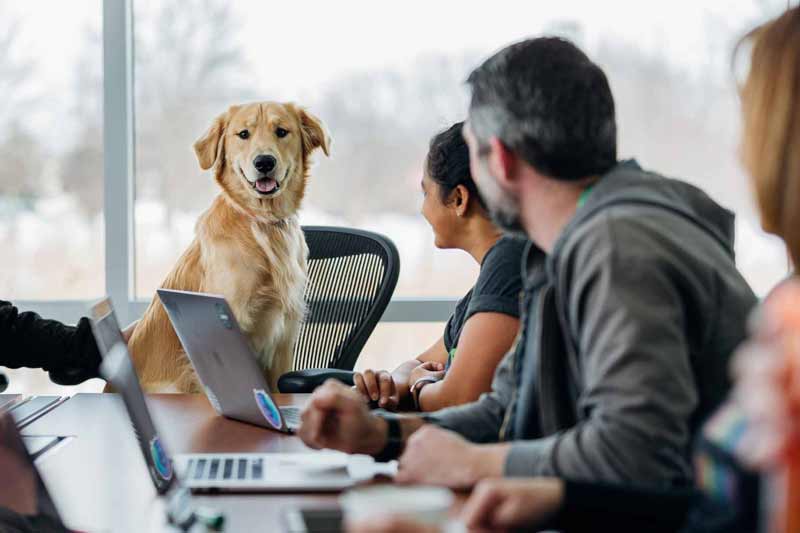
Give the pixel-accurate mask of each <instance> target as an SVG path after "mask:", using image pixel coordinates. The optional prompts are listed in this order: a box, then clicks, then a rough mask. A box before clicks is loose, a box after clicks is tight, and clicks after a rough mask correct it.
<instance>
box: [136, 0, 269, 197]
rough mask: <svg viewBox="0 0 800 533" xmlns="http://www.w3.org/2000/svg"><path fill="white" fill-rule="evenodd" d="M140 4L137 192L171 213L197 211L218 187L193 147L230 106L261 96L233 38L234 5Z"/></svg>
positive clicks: (220, 1) (198, 0)
mask: <svg viewBox="0 0 800 533" xmlns="http://www.w3.org/2000/svg"><path fill="white" fill-rule="evenodd" d="M136 6H137V11H136V20H137V28H138V30H137V33H136V41H135V49H136V63H135V69H136V71H135V77H136V106H137V107H136V111H137V122H136V130H137V135H136V137H137V141H138V142H137V154H136V155H137V159H136V165H137V174H138V181H137V187H138V190H139V194H141V195H142V196H151V197H157V198H159V199H162V200H163V201H164V203H165V204H166V205H167V207H168V209H169V210H170V211H174V210H186V211H197V210H199V209H203V208H204V207H205V206H206V205H207V204H208V203H209V200H210V198H211V197H212V196H213V194H215V193H216V188H215V186H214V185H213V183H212V182H211V179H210V177H209V176H206V177H205V178H204V177H201V176H200V172H201V171H200V169H199V168H198V166H197V162H196V160H195V157H194V154H193V153H192V151H191V146H192V144H193V142H194V141H195V139H196V138H197V137H199V136H200V134H202V132H203V131H205V129H206V128H207V127H208V126H209V124H210V123H211V120H212V119H213V118H214V117H215V116H216V115H217V114H219V113H220V112H222V111H224V110H225V109H226V108H227V106H228V105H230V104H232V103H235V102H239V101H242V100H247V99H251V98H253V97H254V96H255V94H256V93H255V91H253V90H252V89H250V88H249V83H248V79H247V77H246V75H247V71H248V69H247V63H246V61H245V59H244V54H243V52H242V49H241V45H240V43H239V42H238V41H237V40H236V37H235V36H236V35H238V32H237V25H236V15H235V12H234V8H235V4H233V3H230V2H227V1H225V0H190V1H185V0H180V1H178V0H169V1H166V2H157V3H155V4H153V3H149V4H148V3H142V2H139V3H137V4H136ZM204 179H205V181H203V180H204Z"/></svg>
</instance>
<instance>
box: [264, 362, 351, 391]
mask: <svg viewBox="0 0 800 533" xmlns="http://www.w3.org/2000/svg"><path fill="white" fill-rule="evenodd" d="M328 379H337V380H339V381H341V382H342V383H344V384H345V385H350V386H352V385H353V372H352V371H351V370H338V369H336V368H311V369H308V370H295V371H294V372H287V373H286V374H284V375H282V376H281V377H280V378H278V390H279V391H281V392H283V393H292V394H302V393H308V392H314V389H316V388H317V387H319V386H320V385H322V384H323V383H324V382H325V381H326V380H328Z"/></svg>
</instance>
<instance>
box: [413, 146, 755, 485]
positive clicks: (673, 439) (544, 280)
mask: <svg viewBox="0 0 800 533" xmlns="http://www.w3.org/2000/svg"><path fill="white" fill-rule="evenodd" d="M733 244H734V216H733V214H732V213H731V212H729V211H727V210H726V209H723V208H722V207H720V206H719V205H718V204H716V203H715V202H714V201H713V200H711V199H710V198H709V197H708V196H707V195H706V194H705V193H703V192H702V191H701V190H699V189H697V188H696V187H693V186H691V185H689V184H686V183H684V182H681V181H677V180H672V179H668V178H664V177H661V176H658V175H656V174H652V173H649V172H646V171H643V170H642V169H641V168H640V167H639V165H638V164H637V163H636V162H635V161H625V162H622V163H620V164H618V165H617V166H616V167H614V168H613V169H612V170H611V171H609V172H608V173H607V174H606V175H604V176H603V177H601V179H600V180H599V181H597V183H596V184H595V185H594V187H593V188H592V190H591V191H590V193H589V196H588V198H587V200H586V202H585V203H584V204H583V205H581V206H580V207H579V208H578V210H577V211H576V213H575V215H574V217H573V218H572V220H571V221H570V222H569V223H568V225H567V226H566V228H565V229H564V231H563V232H562V234H561V235H560V237H559V239H558V241H557V242H556V244H555V246H554V248H553V251H552V253H551V254H549V255H545V254H544V253H542V252H541V251H540V250H539V249H538V248H537V247H536V246H535V245H533V244H531V245H530V246H529V249H528V251H527V253H526V255H525V258H524V265H523V269H524V272H523V275H524V279H525V287H524V291H523V295H522V305H523V309H522V311H523V313H522V317H521V324H522V328H521V330H520V334H519V335H518V337H517V341H516V343H515V345H514V347H512V349H511V350H510V351H509V353H508V354H507V355H506V356H505V357H504V359H503V360H502V361H501V363H500V365H499V366H498V368H497V371H496V373H495V376H494V380H493V383H492V391H491V392H489V393H487V394H484V395H482V396H481V397H480V398H479V399H478V400H477V401H476V402H474V403H471V404H467V405H464V406H459V407H452V408H449V409H444V410H442V411H438V412H436V413H434V414H431V415H427V416H426V417H425V418H426V419H427V420H428V421H429V422H431V423H434V424H437V425H440V426H442V427H444V428H448V429H451V430H453V431H456V432H458V433H460V434H462V435H463V436H465V437H466V438H467V439H469V440H471V441H473V442H479V443H488V442H498V441H512V444H511V449H510V452H509V455H508V458H507V460H506V465H505V474H506V475H507V476H559V477H562V478H566V479H571V480H576V481H602V482H612V483H613V482H622V483H630V484H637V485H645V486H653V487H670V486H681V485H685V484H688V483H691V482H692V469H691V466H690V460H689V458H690V449H691V444H692V439H693V437H694V435H695V434H696V431H697V429H698V428H699V426H700V424H701V423H702V421H703V420H704V419H705V418H706V417H707V416H708V415H709V414H710V413H711V411H713V410H714V409H715V408H716V406H717V405H718V404H719V403H720V401H721V400H722V399H723V398H724V396H725V395H726V393H727V391H728V389H729V385H730V384H729V380H728V366H729V365H728V362H729V359H730V356H731V354H732V352H733V350H734V349H735V348H736V346H737V345H738V344H739V343H740V342H741V341H742V340H743V339H744V337H745V334H746V322H747V317H748V314H749V312H750V311H751V309H752V308H753V307H754V305H755V304H756V298H755V296H754V295H753V292H752V291H751V289H750V287H749V286H748V284H747V282H746V281H745V280H744V279H743V278H742V276H741V274H740V273H739V271H738V270H737V269H736V266H735V263H734V250H733Z"/></svg>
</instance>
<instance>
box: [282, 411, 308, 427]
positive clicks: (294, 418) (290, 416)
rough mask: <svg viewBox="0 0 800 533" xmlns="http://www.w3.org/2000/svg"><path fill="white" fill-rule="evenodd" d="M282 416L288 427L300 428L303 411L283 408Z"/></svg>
mask: <svg viewBox="0 0 800 533" xmlns="http://www.w3.org/2000/svg"><path fill="white" fill-rule="evenodd" d="M280 410H281V414H282V415H283V419H284V420H286V425H287V426H289V427H291V428H298V427H300V414H301V413H302V412H303V410H302V409H301V408H299V407H281V408H280Z"/></svg>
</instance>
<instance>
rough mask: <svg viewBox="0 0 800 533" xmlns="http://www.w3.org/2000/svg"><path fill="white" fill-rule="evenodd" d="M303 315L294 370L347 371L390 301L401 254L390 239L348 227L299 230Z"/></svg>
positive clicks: (354, 362)
mask: <svg viewBox="0 0 800 533" xmlns="http://www.w3.org/2000/svg"><path fill="white" fill-rule="evenodd" d="M303 232H304V233H305V236H306V242H307V243H308V250H309V254H308V285H307V286H306V295H305V298H306V303H307V305H308V314H307V316H306V320H305V323H304V324H303V327H302V329H301V331H300V338H299V339H298V341H297V345H296V346H295V349H294V369H295V370H305V369H308V368H338V369H342V370H352V369H353V366H355V364H356V360H357V359H358V356H359V354H360V353H361V349H362V348H363V347H364V344H365V343H366V342H367V339H368V338H369V336H370V335H371V334H372V331H373V330H374V329H375V326H376V325H377V324H378V321H379V320H380V318H381V316H382V315H383V312H384V311H385V310H386V306H387V305H388V304H389V300H390V299H391V298H392V293H394V288H395V286H396V285H397V278H398V276H399V274H400V255H399V254H398V253H397V248H396V247H395V245H394V243H393V242H392V241H391V240H389V238H387V237H384V236H383V235H379V234H377V233H372V232H369V231H362V230H357V229H351V228H338V227H329V226H304V227H303Z"/></svg>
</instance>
